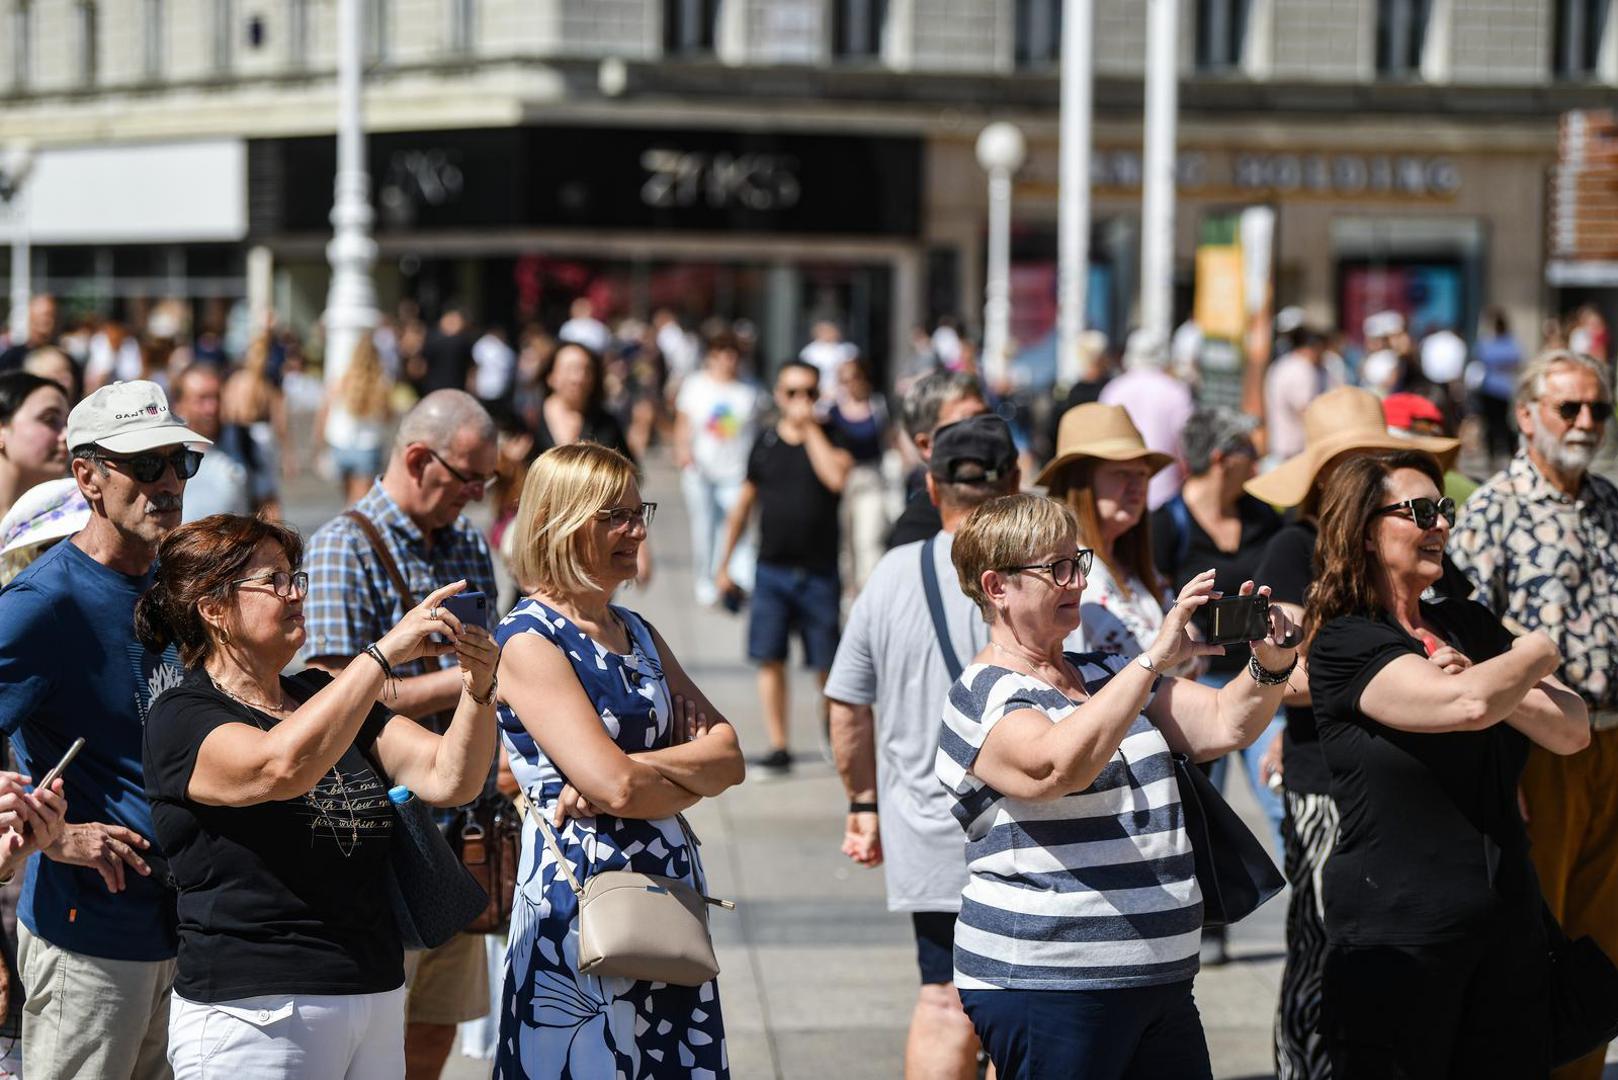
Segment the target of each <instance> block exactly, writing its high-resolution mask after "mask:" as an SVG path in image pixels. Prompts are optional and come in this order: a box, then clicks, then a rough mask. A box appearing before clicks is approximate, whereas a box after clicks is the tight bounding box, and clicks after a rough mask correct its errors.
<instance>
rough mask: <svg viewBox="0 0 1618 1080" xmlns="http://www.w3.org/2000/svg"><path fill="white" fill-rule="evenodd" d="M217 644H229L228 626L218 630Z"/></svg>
mask: <svg viewBox="0 0 1618 1080" xmlns="http://www.w3.org/2000/svg"><path fill="white" fill-rule="evenodd" d="M219 644H221V645H229V644H230V628H229V627H228V626H221V627H220V628H219Z"/></svg>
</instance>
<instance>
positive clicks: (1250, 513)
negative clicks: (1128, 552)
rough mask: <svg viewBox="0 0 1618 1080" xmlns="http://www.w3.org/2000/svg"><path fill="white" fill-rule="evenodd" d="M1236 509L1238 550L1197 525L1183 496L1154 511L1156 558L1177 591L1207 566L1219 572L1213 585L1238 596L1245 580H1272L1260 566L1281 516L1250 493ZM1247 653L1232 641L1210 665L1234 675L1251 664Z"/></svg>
mask: <svg viewBox="0 0 1618 1080" xmlns="http://www.w3.org/2000/svg"><path fill="white" fill-rule="evenodd" d="M1176 502H1178V503H1179V505H1180V506H1182V507H1185V510H1184V513H1183V517H1184V520H1185V523H1186V526H1187V528H1186V530H1185V532H1184V533H1182V532H1181V529H1180V523H1179V521H1178V520H1177V518H1176V514H1175V511H1174V504H1175V503H1176ZM1236 513H1237V516H1238V517H1239V518H1240V519H1241V522H1242V535H1241V540H1240V542H1239V543H1238V545H1237V547H1236V550H1235V551H1225V550H1224V549H1222V548H1221V547H1220V546H1219V545H1218V544H1216V543H1214V539H1213V537H1211V536H1209V535H1208V532H1207V530H1206V529H1204V528H1203V527H1202V526H1201V525H1200V524H1198V522H1197V518H1196V515H1195V514H1193V513H1191V508H1190V507H1187V506H1185V503H1184V501H1182V500H1180V499H1179V496H1175V498H1174V499H1171V500H1170V501H1169V502H1168V503H1165V504H1164V505H1162V506H1160V507H1158V508H1157V509H1156V510H1154V511H1153V512H1152V563H1153V564H1154V565H1155V566H1156V567H1157V571H1158V573H1160V574H1162V575H1163V576H1164V577H1166V578H1168V579H1169V580H1170V581H1171V582H1173V583H1174V594H1175V595H1176V596H1178V595H1179V592H1180V590H1181V589H1183V588H1185V583H1186V582H1188V581H1190V580H1191V579H1192V578H1194V577H1196V576H1197V575H1198V574H1200V573H1202V572H1203V571H1204V570H1212V571H1214V588H1216V589H1218V590H1219V591H1220V592H1222V593H1224V594H1225V595H1226V596H1235V595H1236V592H1237V590H1239V589H1240V588H1241V587H1242V582H1244V581H1256V582H1257V583H1258V584H1260V585H1265V584H1268V582H1266V581H1265V580H1264V579H1263V578H1260V577H1259V575H1258V567H1259V563H1260V561H1261V560H1262V559H1263V558H1264V551H1265V546H1266V545H1267V544H1268V543H1269V540H1270V537H1272V536H1274V535H1275V534H1276V533H1277V532H1279V531H1280V529H1281V515H1280V514H1277V513H1276V512H1275V510H1274V509H1273V508H1271V507H1270V505H1269V504H1268V503H1265V502H1262V501H1260V500H1258V499H1255V498H1253V497H1252V496H1251V495H1243V496H1242V497H1241V500H1240V501H1239V502H1238V503H1237V504H1236ZM1182 552H1184V556H1183V557H1182V555H1181V553H1182ZM1247 655H1248V650H1247V646H1246V645H1227V646H1225V655H1223V656H1215V657H1210V658H1209V662H1208V670H1209V671H1211V672H1215V673H1220V674H1234V673H1236V672H1238V671H1240V670H1241V669H1242V668H1244V667H1246V666H1247Z"/></svg>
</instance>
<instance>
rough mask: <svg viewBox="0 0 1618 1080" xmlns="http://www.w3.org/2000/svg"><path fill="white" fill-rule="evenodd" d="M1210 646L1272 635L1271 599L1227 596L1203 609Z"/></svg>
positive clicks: (1254, 639) (1243, 641)
mask: <svg viewBox="0 0 1618 1080" xmlns="http://www.w3.org/2000/svg"><path fill="white" fill-rule="evenodd" d="M1202 610H1203V611H1204V612H1205V613H1206V618H1205V621H1204V622H1203V627H1204V629H1205V631H1206V633H1207V635H1208V643H1209V644H1210V645H1236V644H1241V643H1245V642H1248V641H1259V640H1261V639H1263V638H1267V637H1269V636H1270V598H1269V597H1267V596H1225V597H1221V598H1220V599H1218V600H1213V601H1210V602H1209V603H1208V605H1207V606H1206V607H1204V608H1203V609H1202Z"/></svg>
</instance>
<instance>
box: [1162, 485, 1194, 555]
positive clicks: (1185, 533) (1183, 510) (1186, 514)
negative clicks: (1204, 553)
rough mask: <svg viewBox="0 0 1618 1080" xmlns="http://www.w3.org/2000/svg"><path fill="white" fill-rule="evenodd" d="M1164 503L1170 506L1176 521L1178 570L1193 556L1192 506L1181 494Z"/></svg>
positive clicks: (1170, 515) (1175, 544)
mask: <svg viewBox="0 0 1618 1080" xmlns="http://www.w3.org/2000/svg"><path fill="white" fill-rule="evenodd" d="M1163 505H1165V506H1167V507H1168V510H1169V517H1170V518H1171V519H1172V520H1173V521H1174V530H1175V534H1176V535H1175V537H1174V569H1175V570H1178V569H1179V568H1180V567H1182V566H1184V565H1185V560H1186V559H1188V558H1189V557H1190V556H1191V508H1190V507H1189V506H1187V505H1186V504H1185V499H1184V498H1182V497H1181V496H1179V495H1176V496H1174V498H1172V499H1170V500H1169V501H1168V502H1166V503H1164V504H1163Z"/></svg>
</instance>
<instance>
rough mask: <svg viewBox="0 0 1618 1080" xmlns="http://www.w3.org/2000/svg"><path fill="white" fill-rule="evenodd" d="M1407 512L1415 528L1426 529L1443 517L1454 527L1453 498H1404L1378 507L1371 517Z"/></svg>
mask: <svg viewBox="0 0 1618 1080" xmlns="http://www.w3.org/2000/svg"><path fill="white" fill-rule="evenodd" d="M1400 512H1408V513H1409V514H1410V520H1412V521H1414V522H1415V523H1416V528H1418V529H1422V530H1426V529H1430V528H1432V527H1433V526H1434V525H1437V524H1438V519H1439V518H1443V519H1444V521H1445V522H1447V523H1448V525H1449V527H1450V528H1452V529H1453V528H1454V527H1455V500H1454V499H1448V498H1445V499H1406V500H1404V501H1403V502H1396V503H1393V504H1391V505H1389V506H1382V507H1378V508H1377V510H1376V512H1375V513H1373V514H1372V515H1371V516H1372V517H1379V516H1381V515H1382V514H1397V513H1400Z"/></svg>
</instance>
